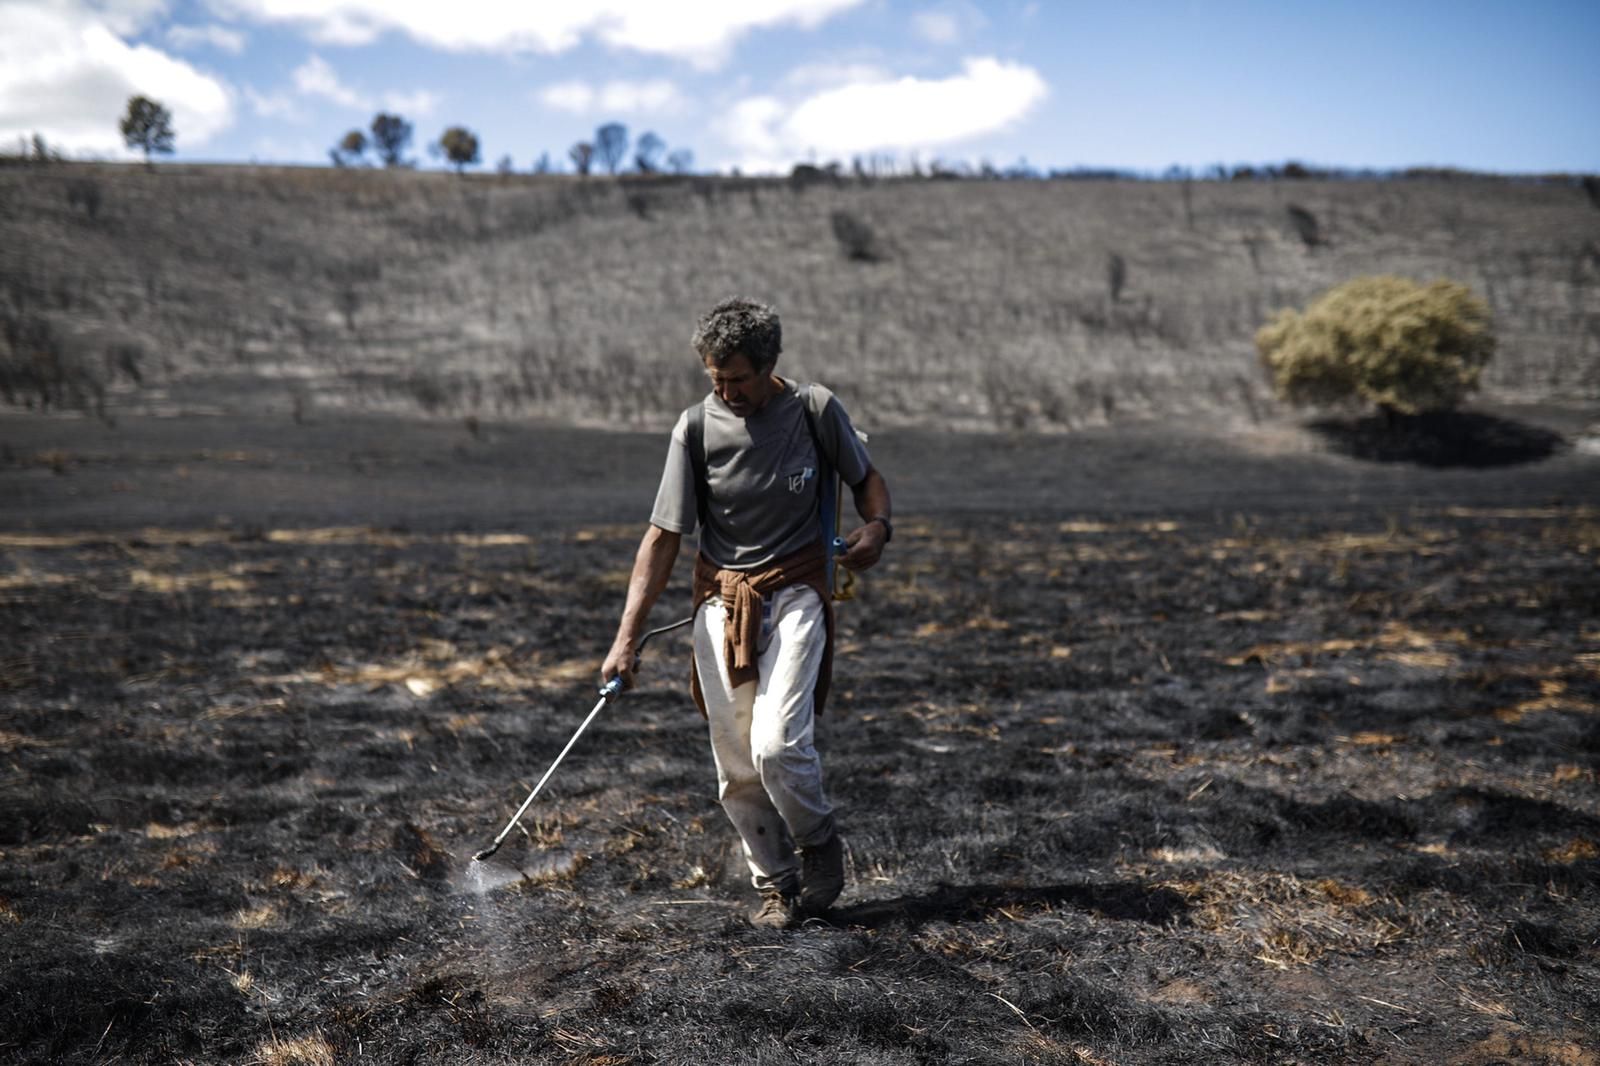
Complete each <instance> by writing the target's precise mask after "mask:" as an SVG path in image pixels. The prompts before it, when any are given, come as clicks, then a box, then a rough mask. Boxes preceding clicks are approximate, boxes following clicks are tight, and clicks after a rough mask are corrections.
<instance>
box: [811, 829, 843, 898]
mask: <svg viewBox="0 0 1600 1066" xmlns="http://www.w3.org/2000/svg"><path fill="white" fill-rule="evenodd" d="M800 884H801V888H800V911H801V913H802V914H805V915H816V914H821V913H822V912H824V911H826V910H827V909H828V908H829V907H831V906H833V901H834V900H836V899H838V898H839V893H841V892H843V891H844V841H842V840H840V839H839V834H838V833H834V834H833V835H832V836H830V837H829V838H828V839H827V840H825V841H823V842H822V843H821V844H818V845H817V846H816V847H814V848H801V849H800Z"/></svg>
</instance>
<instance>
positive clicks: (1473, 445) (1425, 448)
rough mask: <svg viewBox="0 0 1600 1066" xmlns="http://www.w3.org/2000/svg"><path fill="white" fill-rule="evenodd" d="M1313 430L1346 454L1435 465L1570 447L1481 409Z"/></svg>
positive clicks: (1487, 461) (1489, 461) (1518, 458)
mask: <svg viewBox="0 0 1600 1066" xmlns="http://www.w3.org/2000/svg"><path fill="white" fill-rule="evenodd" d="M1310 428H1311V430H1312V432H1314V433H1316V434H1317V435H1318V436H1320V437H1321V438H1322V439H1323V440H1324V441H1325V442H1326V443H1327V445H1328V447H1329V448H1331V449H1332V450H1334V451H1336V452H1339V453H1340V454H1342V455H1348V456H1351V457H1352V458H1355V459H1369V460H1372V461H1374V462H1380V463H1416V464H1418V465H1419V466H1431V467H1490V466H1511V465H1514V464H1517V463H1532V462H1537V461H1539V460H1540V459H1548V458H1549V457H1550V456H1552V455H1554V454H1555V453H1556V452H1558V451H1560V450H1561V449H1562V448H1564V447H1565V446H1566V440H1565V438H1563V437H1562V436H1561V434H1559V433H1555V432H1552V431H1551V430H1548V429H1543V428H1541V427H1539V426H1530V425H1526V424H1524V423H1521V422H1516V421H1513V420H1511V419H1509V418H1500V417H1498V416H1496V415H1490V414H1484V413H1482V412H1478V411H1430V412H1426V413H1424V414H1417V415H1402V414H1394V415H1388V416H1385V415H1382V414H1374V415H1369V416H1367V417H1365V418H1359V419H1355V420H1351V419H1343V418H1325V419H1319V420H1318V421H1315V422H1313V423H1311V426H1310Z"/></svg>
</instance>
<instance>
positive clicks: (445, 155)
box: [328, 112, 694, 175]
mask: <svg viewBox="0 0 1600 1066" xmlns="http://www.w3.org/2000/svg"><path fill="white" fill-rule="evenodd" d="M412 133H413V130H412V126H411V123H410V122H407V121H406V120H405V119H404V118H402V117H401V116H399V115H391V114H389V113H388V112H380V113H379V114H378V115H376V116H374V118H373V120H372V125H371V126H370V127H369V128H368V130H366V131H363V130H359V129H354V130H351V131H350V132H349V133H346V134H345V135H344V136H343V137H341V138H340V139H339V143H338V144H336V145H334V146H333V147H332V148H331V149H329V150H328V158H329V159H330V160H332V162H333V165H334V166H338V167H348V166H360V165H363V164H364V163H366V161H367V158H368V153H369V152H371V154H372V156H373V157H374V158H375V159H376V160H377V161H378V162H379V163H381V164H383V165H384V166H386V167H408V166H413V165H415V161H414V160H412V159H408V158H407V157H406V151H407V150H408V149H409V147H410V145H411V137H412ZM629 148H630V143H629V140H628V127H626V126H624V125H623V124H622V123H620V122H608V123H606V124H605V125H603V126H601V127H600V128H599V129H597V130H595V131H594V138H593V139H592V140H588V141H579V142H577V143H576V144H574V145H573V146H572V147H571V148H569V149H568V150H567V157H568V158H569V159H570V160H572V166H573V169H574V170H576V171H577V173H579V174H583V175H587V174H589V173H590V172H591V171H593V170H594V168H595V167H597V166H598V167H603V168H604V169H605V171H606V173H608V174H617V173H620V172H621V171H623V170H627V169H629V167H628V162H629V160H628V153H629ZM631 148H632V152H633V159H632V169H633V170H635V171H637V172H638V173H640V174H658V173H661V172H663V171H671V172H672V173H675V174H686V173H688V172H689V171H690V170H691V169H692V168H693V166H694V153H693V152H692V151H690V150H689V149H687V148H677V149H674V150H673V151H670V152H669V151H667V142H666V141H664V140H662V139H661V137H660V136H658V135H657V134H655V133H651V132H645V133H643V134H640V136H639V139H638V140H636V141H633V142H632V144H631ZM428 151H429V152H430V153H432V154H433V155H434V156H436V157H438V158H441V159H444V160H445V161H446V162H448V163H449V164H450V165H451V166H453V167H455V168H456V172H457V173H460V172H461V171H462V170H464V169H465V168H466V167H469V166H476V165H477V164H478V163H479V162H480V161H481V160H482V155H481V145H480V143H479V141H478V135H477V134H476V133H473V132H472V131H471V130H469V129H467V128H466V127H465V126H451V127H449V128H448V129H446V130H445V131H444V132H443V133H442V134H440V135H439V139H438V140H437V141H435V142H434V143H433V144H430V145H429V146H428ZM497 166H498V169H499V170H500V171H501V172H503V173H505V172H509V171H510V170H511V168H512V164H511V157H510V156H503V157H502V158H501V160H500V162H499V164H498V165H497ZM554 169H555V168H554V166H553V165H552V164H551V162H550V154H549V153H548V152H546V153H543V154H542V155H541V156H540V157H539V160H538V162H536V163H535V164H534V170H535V171H536V172H538V173H549V172H550V171H552V170H554Z"/></svg>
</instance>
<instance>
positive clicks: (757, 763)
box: [601, 299, 894, 928]
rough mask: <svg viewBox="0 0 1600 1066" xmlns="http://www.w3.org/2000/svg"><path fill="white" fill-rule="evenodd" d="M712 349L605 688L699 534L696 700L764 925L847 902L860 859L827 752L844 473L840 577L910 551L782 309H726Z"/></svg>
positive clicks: (879, 480)
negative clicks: (847, 871) (802, 377)
mask: <svg viewBox="0 0 1600 1066" xmlns="http://www.w3.org/2000/svg"><path fill="white" fill-rule="evenodd" d="M693 344H694V348H695V351H696V352H697V353H698V354H699V356H700V359H701V361H702V362H703V363H704V364H705V368H706V373H707V375H709V377H710V379H711V392H710V394H709V395H707V396H706V397H705V399H704V400H702V401H701V402H700V403H699V404H696V405H695V406H694V407H691V408H689V409H688V410H687V411H685V412H684V413H683V414H682V415H681V416H680V417H679V419H678V423H677V425H676V426H675V427H674V428H673V431H672V440H671V444H670V445H669V447H668V450H667V463H666V469H665V470H664V471H663V473H662V476H661V484H660V487H659V488H658V490H657V492H656V502H655V507H654V509H653V511H652V512H651V516H650V525H649V527H648V528H647V529H646V531H645V534H644V538H643V540H642V541H641V542H640V544H639V551H638V555H637V556H636V557H635V559H634V564H633V573H632V576H631V577H630V579H629V582H628V598H627V603H626V606H625V607H624V608H623V612H622V621H621V622H620V624H619V625H618V626H617V636H616V640H615V641H614V642H613V644H612V646H611V651H610V653H609V654H608V655H607V656H606V660H605V664H604V665H603V666H602V667H601V675H602V681H609V680H611V679H612V678H613V677H617V676H621V677H622V679H623V681H624V683H625V684H627V685H630V686H631V685H632V683H633V665H634V661H635V659H636V658H637V654H638V640H639V636H640V634H642V633H643V632H644V630H645V620H646V619H647V618H648V617H649V614H650V609H651V607H652V606H654V604H655V601H656V599H657V598H658V597H659V596H660V595H661V593H662V591H663V590H664V589H665V588H666V585H667V580H668V578H669V577H670V575H671V573H672V565H673V562H674V561H675V560H676V559H677V556H678V547H679V544H680V542H681V540H682V538H683V536H684V534H686V533H693V532H695V531H696V530H698V531H699V554H698V556H697V557H696V559H695V570H694V608H695V616H694V670H693V674H692V679H691V680H692V683H691V691H692V693H693V695H694V698H695V702H696V703H697V704H698V705H699V706H700V709H701V712H702V713H703V714H704V715H705V716H706V719H707V722H708V726H709V731H710V736H711V753H712V757H713V759H714V760H715V762H716V766H717V785H718V797H719V799H720V800H721V802H722V807H723V810H724V811H726V812H727V815H728V818H729V820H730V821H731V822H732V823H733V826H734V828H735V829H736V830H737V831H738V833H739V837H740V840H741V841H742V842H743V845H744V855H745V860H746V862H747V863H748V864H749V867H750V874H751V879H752V882H753V883H754V885H755V887H756V889H757V891H758V892H760V894H761V897H762V905H761V908H760V909H759V910H758V911H757V912H756V913H755V914H754V915H753V916H752V917H751V921H752V922H753V923H754V924H756V925H758V926H765V927H770V928H788V927H790V926H793V925H795V924H796V923H798V922H799V921H801V920H803V919H805V918H807V917H810V916H814V915H819V914H821V913H823V912H824V911H826V910H827V909H828V907H829V906H831V905H832V904H833V902H834V900H836V899H838V897H839V893H840V892H841V891H842V890H843V888H844V846H843V844H842V843H841V841H840V840H839V834H838V830H837V828H836V827H835V825H834V816H833V807H832V805H831V804H830V803H829V802H828V799H827V797H826V795H825V793H824V791H823V787H822V763H821V760H820V759H819V758H818V755H817V751H816V748H815V746H814V744H813V727H814V719H815V716H816V715H817V714H819V713H821V711H822V707H823V702H824V700H825V699H826V696H827V690H828V682H829V679H830V676H831V670H832V651H833V605H832V602H831V593H830V589H829V588H828V582H827V574H828V551H829V545H828V539H829V538H830V537H831V531H827V532H826V533H825V531H824V529H823V523H822V521H821V518H820V515H821V500H822V492H823V481H824V479H825V478H826V477H828V476H831V474H829V473H828V472H829V471H834V472H837V473H838V474H839V476H840V477H841V478H842V479H843V481H844V483H845V484H847V485H849V486H850V487H851V492H852V495H853V496H854V502H855V507H856V511H857V512H858V513H859V514H860V516H861V518H862V519H863V524H862V525H860V526H858V527H856V528H855V529H854V530H852V531H851V532H850V533H849V534H848V536H847V537H846V538H845V550H844V553H843V554H842V555H840V556H838V557H837V560H836V561H837V562H838V564H839V565H842V566H844V567H845V568H847V569H849V570H857V571H859V570H865V569H867V568H868V567H870V566H872V565H873V564H874V563H876V562H877V561H878V558H879V557H880V556H881V555H882V553H883V548H884V545H886V544H887V543H888V542H889V540H890V538H891V537H892V536H893V533H894V527H893V526H892V525H891V524H890V516H889V487H888V485H887V484H886V483H885V481H884V480H883V477H882V475H880V474H879V473H878V472H877V471H876V470H875V469H873V466H872V462H871V459H870V458H869V457H868V455H867V452H866V449H865V447H863V445H862V443H861V441H860V439H859V438H858V437H857V435H856V432H855V429H854V427H853V426H852V425H851V423H850V416H849V415H848V414H847V413H846V412H845V410H844V407H843V406H842V405H841V404H840V403H839V401H838V399H837V398H835V397H834V396H833V395H832V394H831V393H829V392H828V391H827V390H826V389H824V388H822V387H821V386H818V385H809V386H805V385H796V384H795V383H794V382H791V381H788V380H785V379H783V378H780V377H778V376H777V375H776V373H775V372H774V371H775V368H776V365H777V361H778V355H779V353H780V351H781V350H782V330H781V327H780V324H779V321H778V315H777V313H776V312H774V311H773V310H772V309H771V308H769V307H766V306H764V305H762V304H759V303H755V302H754V301H751V300H744V299H734V300H727V301H724V302H723V303H720V304H718V305H717V306H716V307H714V308H712V309H711V311H710V312H708V313H707V314H706V315H705V316H704V317H702V318H701V319H700V321H699V323H698V325H697V327H696V329H695V333H694V340H693Z"/></svg>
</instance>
